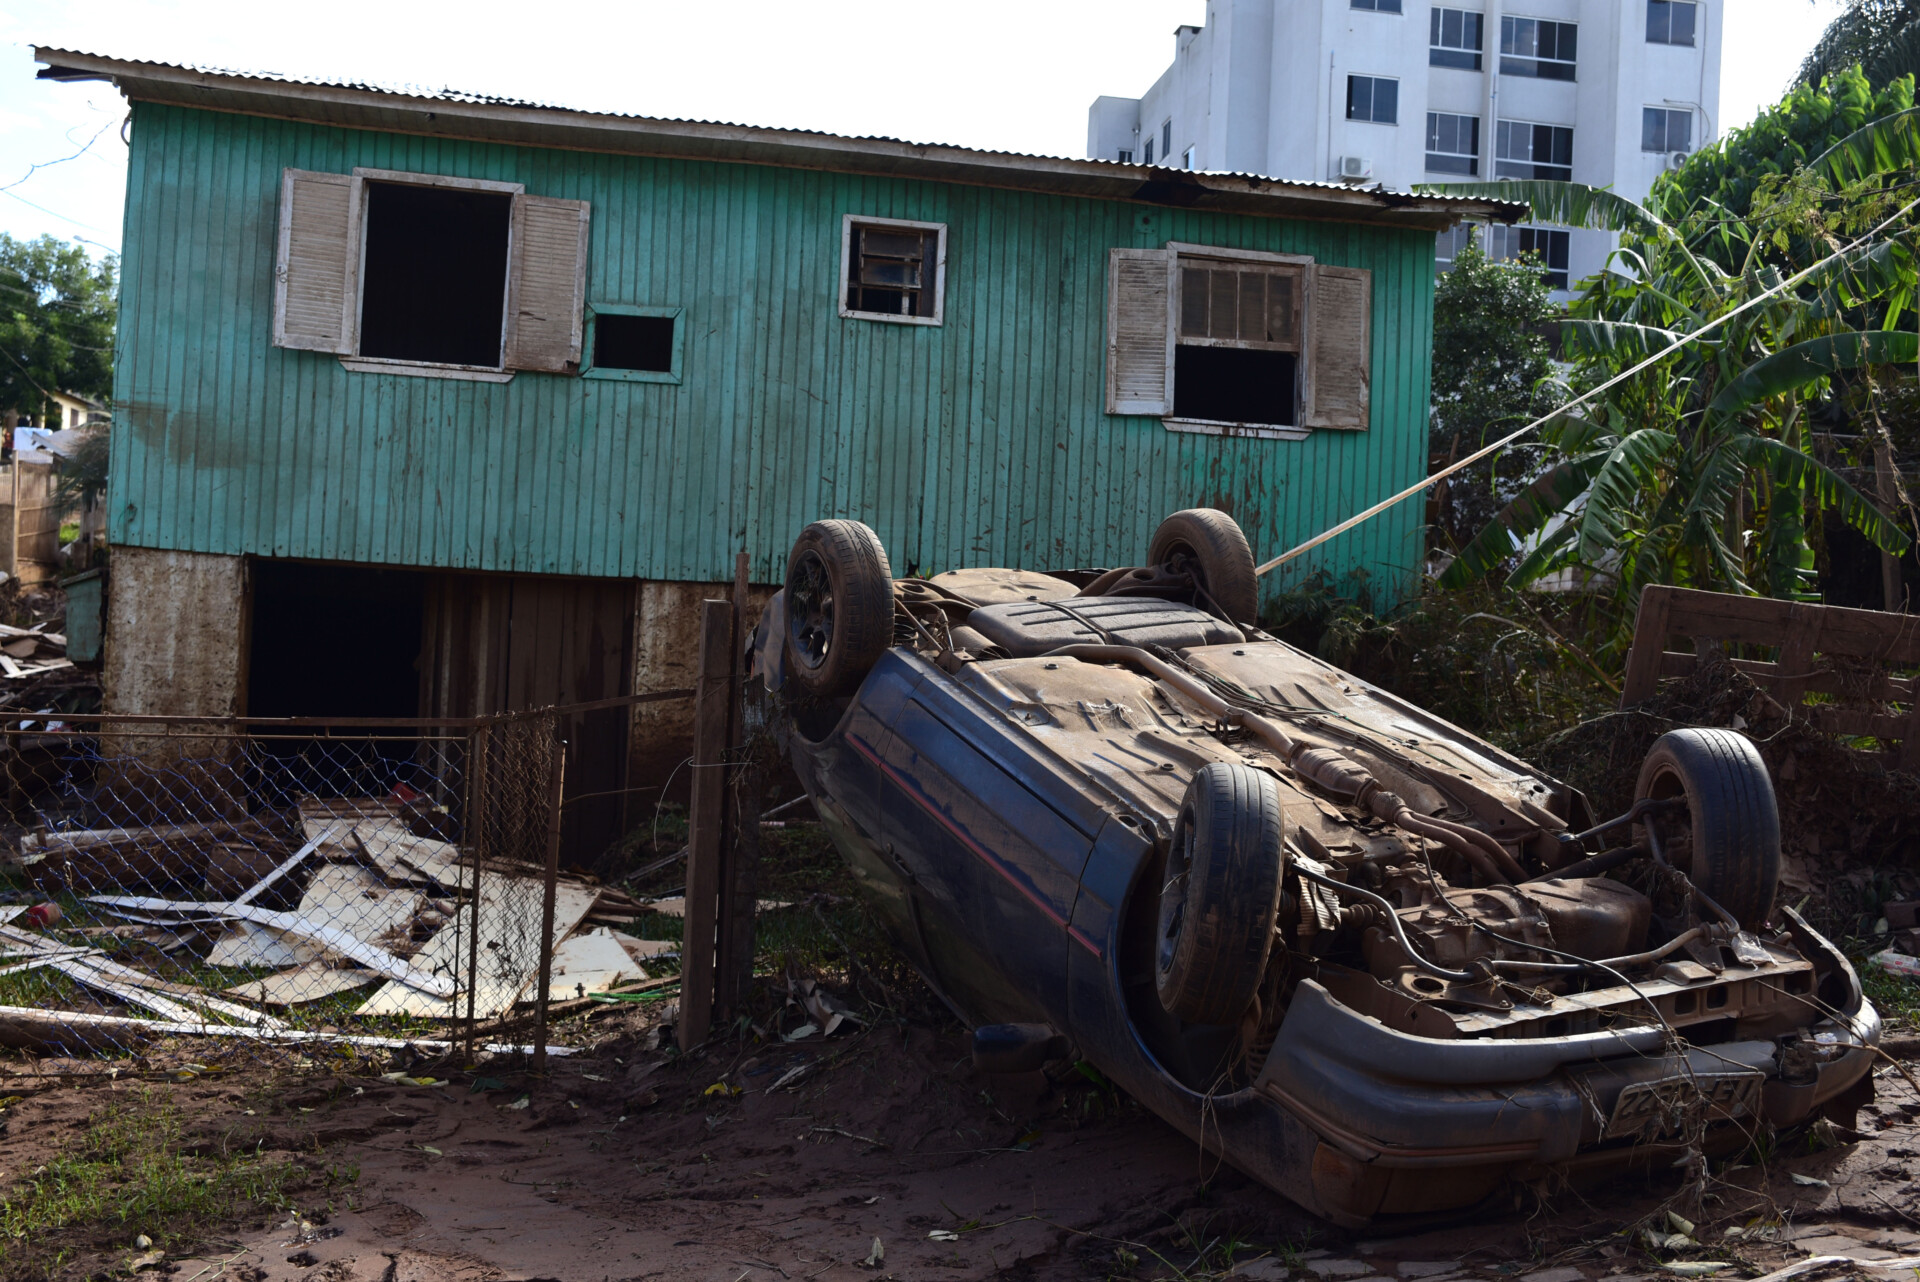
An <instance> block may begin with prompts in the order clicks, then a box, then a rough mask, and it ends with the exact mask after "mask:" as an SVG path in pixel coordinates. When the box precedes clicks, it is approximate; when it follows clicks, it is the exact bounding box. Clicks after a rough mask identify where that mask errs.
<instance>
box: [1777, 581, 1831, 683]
mask: <svg viewBox="0 0 1920 1282" xmlns="http://www.w3.org/2000/svg"><path fill="white" fill-rule="evenodd" d="M1826 618H1827V616H1826V612H1825V611H1824V610H1822V609H1821V608H1820V607H1819V606H1817V605H1815V606H1809V605H1801V604H1799V603H1797V602H1795V603H1792V604H1790V605H1789V606H1788V608H1787V622H1786V630H1785V632H1784V633H1783V635H1782V636H1781V640H1780V653H1779V658H1778V659H1777V660H1776V661H1775V663H1774V670H1773V672H1772V673H1771V674H1770V675H1771V677H1772V680H1771V682H1770V683H1769V684H1770V686H1771V689H1772V693H1773V697H1774V698H1776V699H1778V700H1779V701H1780V702H1781V703H1783V704H1785V705H1786V706H1787V707H1789V708H1794V707H1798V706H1799V704H1800V701H1801V700H1802V699H1803V698H1805V697H1806V693H1807V685H1808V683H1809V682H1810V681H1812V680H1813V678H1814V675H1815V667H1814V659H1813V654H1814V651H1815V650H1819V649H1823V648H1824V647H1822V646H1821V645H1820V644H1819V641H1820V633H1821V630H1822V628H1823V626H1824V625H1825V623H1826Z"/></svg>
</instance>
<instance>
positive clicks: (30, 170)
mask: <svg viewBox="0 0 1920 1282" xmlns="http://www.w3.org/2000/svg"><path fill="white" fill-rule="evenodd" d="M112 124H113V122H112V121H111V120H109V121H108V122H107V123H106V124H104V125H101V126H100V127H99V128H98V129H96V130H94V131H93V137H91V138H89V139H87V141H86V145H85V146H83V147H81V148H80V150H79V151H76V152H74V153H73V154H72V155H71V156H62V157H60V159H58V160H43V161H41V162H40V163H38V164H34V165H28V166H27V172H26V173H24V174H21V175H20V176H19V177H18V178H16V179H14V180H13V181H12V182H10V183H8V184H7V185H6V186H5V187H0V191H6V190H7V189H8V188H11V187H18V186H19V185H20V184H21V183H23V182H25V181H26V180H27V179H29V178H31V177H33V176H34V174H35V173H37V172H39V171H40V170H42V169H51V168H53V166H55V165H64V164H66V163H67V162H68V161H69V160H78V159H80V157H82V156H84V155H86V154H87V152H88V151H89V150H90V149H91V148H92V147H93V144H95V143H96V142H99V141H100V135H101V134H103V133H105V132H107V129H108V127H109V126H111V125H112ZM67 138H68V139H69V140H71V139H72V138H73V135H72V134H68V135H67Z"/></svg>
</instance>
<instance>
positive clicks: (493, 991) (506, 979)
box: [359, 873, 594, 1019]
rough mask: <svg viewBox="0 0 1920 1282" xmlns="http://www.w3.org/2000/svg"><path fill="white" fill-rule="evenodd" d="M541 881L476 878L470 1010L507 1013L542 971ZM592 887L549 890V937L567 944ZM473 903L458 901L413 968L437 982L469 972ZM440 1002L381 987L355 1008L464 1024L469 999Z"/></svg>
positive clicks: (590, 898)
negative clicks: (475, 976) (476, 966)
mask: <svg viewBox="0 0 1920 1282" xmlns="http://www.w3.org/2000/svg"><path fill="white" fill-rule="evenodd" d="M540 895H541V891H540V883H539V882H537V881H535V880H533V879H532V878H531V877H507V876H502V875H500V874H498V873H484V874H482V875H481V878H480V940H479V944H480V947H479V957H480V976H479V982H478V984H477V986H476V990H475V992H474V994H473V1013H474V1015H475V1016H476V1017H478V1018H480V1019H493V1018H496V1017H498V1016H500V1015H503V1014H505V1013H506V1012H508V1011H510V1010H512V1009H513V1003H514V1001H515V1000H516V999H517V998H518V997H519V996H520V993H521V991H522V990H524V989H525V988H526V987H527V985H528V984H529V983H531V982H532V980H533V978H534V976H535V974H536V973H537V972H538V971H539V968H540V946H539V945H540ZM593 899H594V892H593V890H592V889H591V888H590V887H587V886H581V885H576V884H574V883H572V882H564V881H563V882H561V883H560V884H559V885H558V886H556V887H555V888H554V896H553V938H554V939H555V940H562V939H565V938H566V937H567V936H568V935H569V934H570V933H572V931H573V928H574V927H575V926H577V925H579V924H580V919H581V918H582V917H585V916H586V915H587V910H588V909H589V908H591V907H593ZM473 920H474V914H473V905H471V904H462V905H460V908H459V910H458V911H457V912H456V913H455V914H454V917H453V920H452V921H449V922H448V923H447V924H446V925H444V926H442V927H441V928H440V929H439V930H437V931H435V932H434V936H433V938H432V939H429V940H428V941H427V945H426V947H424V948H422V949H421V950H420V951H419V952H418V953H416V954H414V957H413V965H414V967H415V968H417V969H419V970H424V971H426V972H428V973H429V974H431V975H433V977H434V978H435V979H438V980H440V981H441V982H442V983H443V984H451V983H452V982H453V980H454V977H455V976H459V977H462V978H463V979H464V977H465V975H466V974H467V966H468V956H469V949H470V948H471V946H472V940H473V935H472V930H473ZM442 993H443V996H442V997H441V998H439V999H436V998H434V997H431V996H429V995H428V994H426V993H424V992H418V991H414V990H411V989H408V988H406V987H405V986H403V985H400V984H387V985H385V986H384V987H382V988H381V989H380V990H379V991H377V992H375V993H374V995H373V996H372V997H369V998H368V999H367V1002H366V1004H365V1005H364V1006H362V1007H361V1008H360V1010H359V1013H360V1014H362V1015H417V1016H420V1017H421V1018H424V1019H456V1018H458V1019H464V1018H465V1017H466V1014H467V994H466V993H465V992H461V993H459V994H457V995H455V996H454V997H453V999H452V1000H451V1001H449V1000H445V996H444V993H445V990H444V989H443V990H442Z"/></svg>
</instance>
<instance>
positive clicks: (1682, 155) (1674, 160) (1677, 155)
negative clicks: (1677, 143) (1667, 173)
mask: <svg viewBox="0 0 1920 1282" xmlns="http://www.w3.org/2000/svg"><path fill="white" fill-rule="evenodd" d="M1687 155H1688V153H1686V152H1684V151H1676V152H1674V153H1672V154H1671V155H1669V156H1668V157H1667V168H1668V169H1678V168H1680V166H1682V165H1684V164H1686V163H1687Z"/></svg>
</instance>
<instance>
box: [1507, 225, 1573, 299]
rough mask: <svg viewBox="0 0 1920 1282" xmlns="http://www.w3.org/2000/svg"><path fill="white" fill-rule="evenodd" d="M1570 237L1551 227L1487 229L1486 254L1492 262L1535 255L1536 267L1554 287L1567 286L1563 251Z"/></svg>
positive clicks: (1565, 260) (1512, 260)
mask: <svg viewBox="0 0 1920 1282" xmlns="http://www.w3.org/2000/svg"><path fill="white" fill-rule="evenodd" d="M1572 239H1573V238H1572V236H1571V235H1570V234H1569V233H1567V232H1564V231H1558V230H1555V229H1554V228H1551V227H1503V226H1500V225H1498V224H1495V225H1494V226H1492V227H1489V228H1487V257H1488V258H1490V259H1492V260H1493V261H1494V262H1496V263H1508V262H1517V261H1519V260H1520V259H1521V258H1522V256H1524V255H1537V256H1538V259H1537V266H1538V267H1539V268H1540V271H1541V274H1542V275H1544V276H1545V277H1546V279H1547V284H1548V285H1550V286H1551V287H1553V288H1554V289H1566V288H1567V287H1568V286H1567V250H1568V247H1569V245H1570V243H1571V241H1572Z"/></svg>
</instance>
